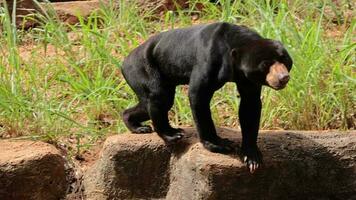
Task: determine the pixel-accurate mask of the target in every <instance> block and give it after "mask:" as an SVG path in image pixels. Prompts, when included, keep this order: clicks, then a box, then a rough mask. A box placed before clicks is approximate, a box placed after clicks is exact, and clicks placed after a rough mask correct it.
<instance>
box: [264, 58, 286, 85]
mask: <svg viewBox="0 0 356 200" xmlns="http://www.w3.org/2000/svg"><path fill="white" fill-rule="evenodd" d="M289 78H290V77H289V72H288V69H287V67H286V66H285V65H284V64H283V63H280V62H275V63H274V64H273V65H272V66H271V67H270V68H269V72H268V74H267V76H266V82H267V84H268V85H269V86H270V87H272V88H273V89H276V90H280V89H283V88H284V87H285V86H286V85H287V83H288V81H289Z"/></svg>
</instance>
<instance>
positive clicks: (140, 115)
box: [123, 102, 153, 133]
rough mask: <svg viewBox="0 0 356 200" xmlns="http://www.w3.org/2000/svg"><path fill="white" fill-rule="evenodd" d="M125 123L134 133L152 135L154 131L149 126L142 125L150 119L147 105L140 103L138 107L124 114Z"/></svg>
mask: <svg viewBox="0 0 356 200" xmlns="http://www.w3.org/2000/svg"><path fill="white" fill-rule="evenodd" d="M123 119H124V123H125V125H126V126H127V128H128V129H129V130H130V131H131V132H132V133H152V132H153V130H152V128H151V127H150V126H148V125H142V124H141V122H144V121H147V120H149V119H150V117H149V115H148V112H147V110H146V105H145V104H143V103H141V102H140V103H138V104H137V105H136V106H134V107H132V108H129V109H127V110H125V111H124V113H123Z"/></svg>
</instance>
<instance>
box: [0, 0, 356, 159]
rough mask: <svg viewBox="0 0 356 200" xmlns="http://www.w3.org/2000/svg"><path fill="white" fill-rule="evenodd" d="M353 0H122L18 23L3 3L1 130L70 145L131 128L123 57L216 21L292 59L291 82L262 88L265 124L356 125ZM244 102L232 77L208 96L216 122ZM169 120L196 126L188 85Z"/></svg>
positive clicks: (232, 123) (222, 122) (233, 123)
mask: <svg viewBox="0 0 356 200" xmlns="http://www.w3.org/2000/svg"><path fill="white" fill-rule="evenodd" d="M197 5H199V6H197ZM354 8H355V3H354V2H353V1H352V0H338V1H331V0H311V1H303V0H235V1H230V0H220V1H218V3H211V2H209V0H191V1H190V7H189V8H185V9H183V8H178V9H177V10H176V11H165V12H160V13H157V10H155V9H154V8H149V9H147V8H146V9H142V7H140V6H139V4H137V3H135V1H125V0H120V1H115V2H109V3H105V4H104V3H103V4H102V6H101V9H99V10H98V11H97V12H94V13H92V14H91V15H90V16H89V17H88V18H86V19H84V18H83V17H80V16H79V21H80V22H79V23H78V24H77V25H66V24H63V23H61V22H60V21H59V20H58V16H57V15H56V14H55V12H51V11H48V12H45V13H44V14H43V15H38V16H36V17H37V19H38V20H39V21H38V22H39V23H40V24H39V25H38V26H36V27H35V28H32V29H30V30H21V29H16V27H15V23H14V21H11V17H10V16H11V15H12V13H9V12H8V11H7V9H5V7H2V8H1V10H0V23H1V24H2V28H0V35H1V36H0V138H9V137H20V138H31V139H41V140H45V141H49V142H53V143H57V144H58V143H61V144H65V145H67V144H74V149H73V150H75V152H77V153H78V152H80V151H81V149H83V148H84V149H85V148H87V147H90V145H92V144H94V143H95V142H96V141H97V140H99V139H101V138H104V137H105V136H107V135H108V134H117V133H123V132H126V131H127V129H126V128H125V126H124V125H123V122H122V120H121V113H122V111H123V110H124V109H125V108H127V107H130V106H133V105H134V104H135V103H136V97H135V95H134V93H133V92H132V91H131V89H130V88H129V87H128V85H127V84H126V83H125V81H124V79H123V77H122V76H121V74H120V67H121V64H122V61H123V58H124V57H125V56H126V55H128V54H129V53H130V51H131V50H133V49H134V48H135V47H136V46H138V45H139V44H141V43H142V42H143V41H145V40H146V39H147V38H149V37H150V36H151V35H153V34H155V33H158V32H161V31H165V30H169V29H172V28H178V27H187V26H191V25H193V24H200V23H209V22H215V21H227V22H231V23H235V24H243V25H247V26H249V27H251V28H253V29H255V30H256V31H257V32H259V33H260V34H261V35H262V36H264V37H267V38H273V39H277V40H280V41H282V43H283V44H284V45H285V47H286V48H287V50H288V51H289V53H290V55H291V56H292V58H293V60H294V67H293V69H292V72H291V81H290V82H289V84H288V86H287V88H285V89H284V90H282V91H278V92H277V91H274V90H272V89H269V88H264V90H263V95H262V100H263V111H262V120H261V129H299V130H327V129H340V130H345V129H355V127H356V122H355V121H356V113H355V110H356V103H355V102H356V101H355V100H356V84H355V83H356V76H355V57H356V56H355V48H356V43H355V40H356V38H355V35H356V34H355V33H356V32H355V27H356V20H355V18H354ZM238 105H239V98H238V93H237V92H236V87H235V85H234V84H230V83H229V84H226V85H225V86H224V87H223V88H222V89H221V90H219V91H218V92H217V93H216V94H215V96H214V99H213V101H212V103H211V109H212V113H213V117H214V120H215V123H216V125H217V126H228V127H236V128H238V127H239V124H238V116H237V113H238ZM170 119H171V122H172V124H173V125H174V126H193V122H192V116H191V112H190V108H189V102H188V98H187V87H186V86H181V87H179V88H177V94H176V99H175V105H174V107H173V108H172V110H171V112H170Z"/></svg>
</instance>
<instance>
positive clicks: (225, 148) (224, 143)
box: [201, 138, 234, 153]
mask: <svg viewBox="0 0 356 200" xmlns="http://www.w3.org/2000/svg"><path fill="white" fill-rule="evenodd" d="M201 143H202V144H203V146H204V147H205V148H206V149H208V150H209V151H211V152H214V153H232V152H234V147H233V144H234V143H233V142H232V141H230V140H228V139H225V138H218V140H217V141H216V142H210V141H207V140H202V141H201Z"/></svg>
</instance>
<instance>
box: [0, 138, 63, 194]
mask: <svg viewBox="0 0 356 200" xmlns="http://www.w3.org/2000/svg"><path fill="white" fill-rule="evenodd" d="M67 188H68V182H67V180H66V169H65V159H64V158H63V156H62V155H61V154H60V152H59V151H58V150H57V149H56V148H55V147H53V146H52V145H50V144H47V143H43V142H34V141H14V140H3V141H0V199H1V200H15V199H18V200H21V199H26V200H32V199H33V200H42V199H43V200H52V199H53V200H57V199H60V198H62V197H64V195H65V193H66V190H67Z"/></svg>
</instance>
